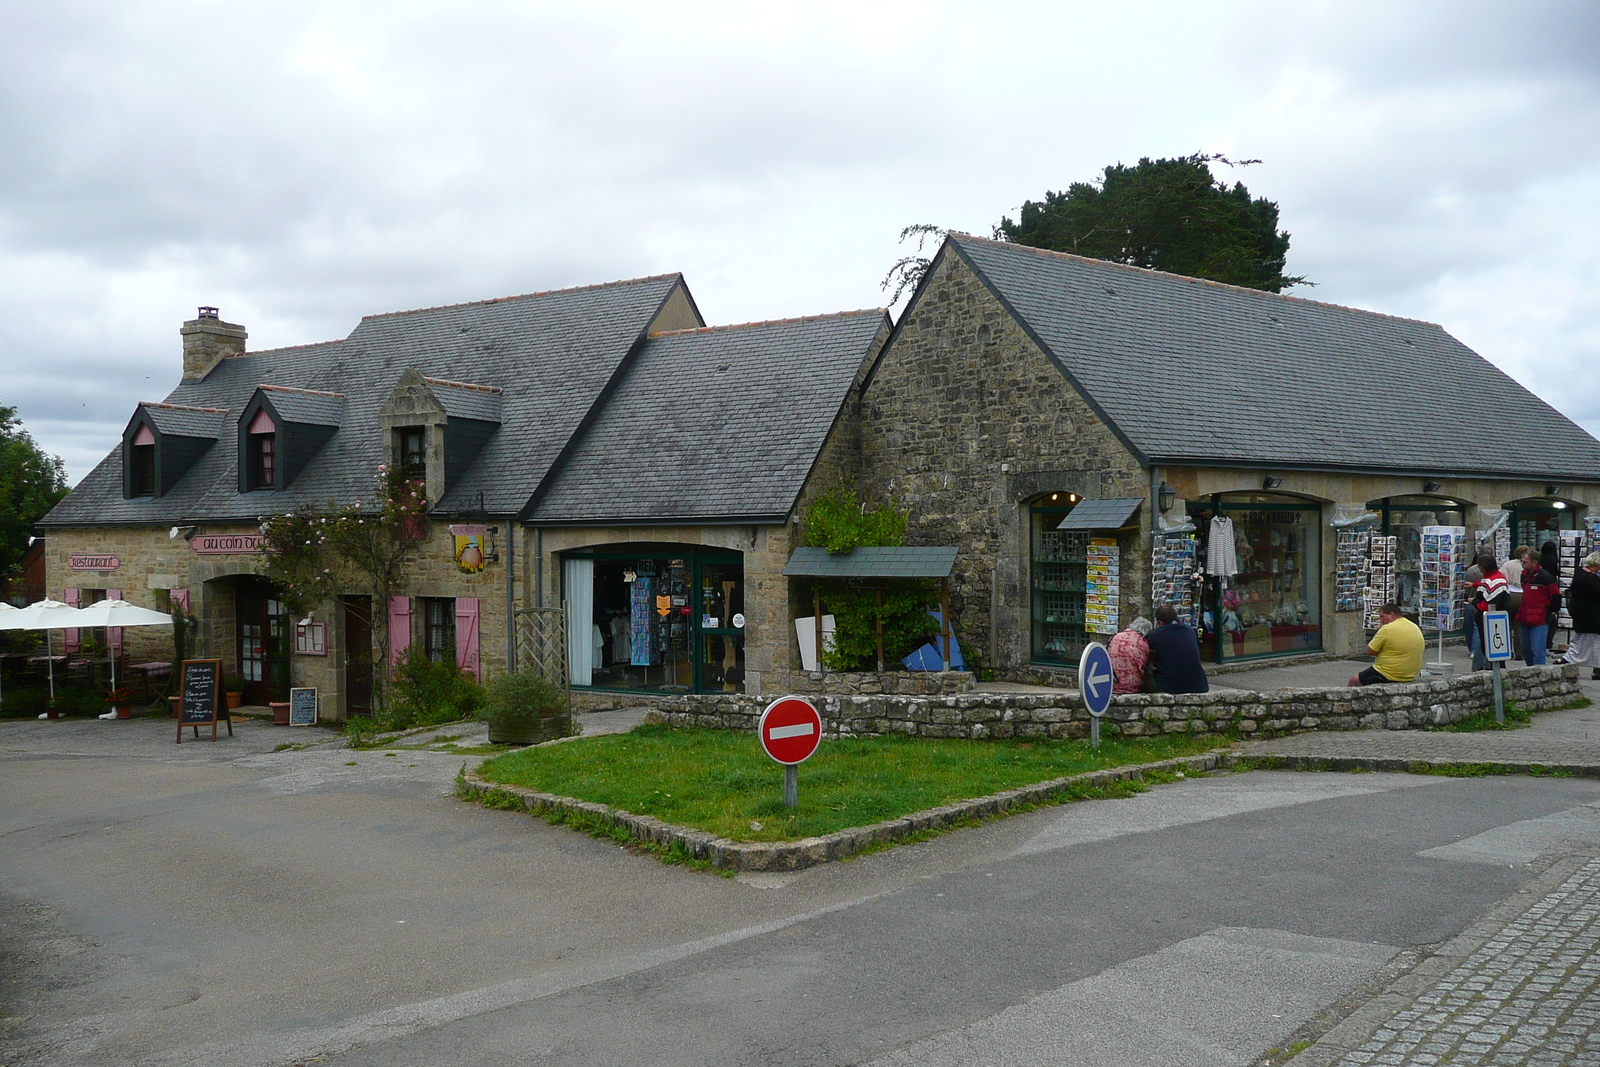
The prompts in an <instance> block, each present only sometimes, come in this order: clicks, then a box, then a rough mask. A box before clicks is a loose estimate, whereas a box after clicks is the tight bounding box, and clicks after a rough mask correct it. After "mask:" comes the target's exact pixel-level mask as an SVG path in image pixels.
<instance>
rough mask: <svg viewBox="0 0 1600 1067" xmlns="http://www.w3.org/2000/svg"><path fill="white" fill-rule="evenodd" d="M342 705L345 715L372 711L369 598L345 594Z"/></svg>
mask: <svg viewBox="0 0 1600 1067" xmlns="http://www.w3.org/2000/svg"><path fill="white" fill-rule="evenodd" d="M344 707H345V714H346V715H365V716H371V714H372V598H371V597H365V596H347V597H345V598H344Z"/></svg>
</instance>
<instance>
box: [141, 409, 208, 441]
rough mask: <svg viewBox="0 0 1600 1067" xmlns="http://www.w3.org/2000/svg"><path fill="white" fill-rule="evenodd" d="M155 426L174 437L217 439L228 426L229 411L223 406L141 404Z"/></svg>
mask: <svg viewBox="0 0 1600 1067" xmlns="http://www.w3.org/2000/svg"><path fill="white" fill-rule="evenodd" d="M139 406H140V407H141V408H143V409H144V410H145V412H146V413H147V414H148V415H149V416H150V421H151V422H152V423H154V424H155V428H156V429H158V430H160V431H161V432H162V433H164V434H171V435H172V436H174V437H203V438H210V439H212V440H215V439H216V438H218V437H221V436H222V434H223V433H224V432H225V431H226V429H227V426H228V413H227V411H225V410H223V409H222V408H196V407H182V406H179V405H176V404H140V405H139Z"/></svg>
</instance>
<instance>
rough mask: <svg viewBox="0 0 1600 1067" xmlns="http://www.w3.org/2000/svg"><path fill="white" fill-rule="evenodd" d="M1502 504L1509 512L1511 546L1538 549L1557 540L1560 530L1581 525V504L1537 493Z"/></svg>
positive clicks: (1580, 527)
mask: <svg viewBox="0 0 1600 1067" xmlns="http://www.w3.org/2000/svg"><path fill="white" fill-rule="evenodd" d="M1504 507H1505V508H1506V509H1507V510H1508V511H1510V512H1511V543H1512V545H1513V546H1517V545H1526V546H1528V547H1529V548H1531V549H1533V550H1534V551H1535V552H1537V551H1539V550H1540V549H1542V548H1543V547H1544V546H1545V545H1546V544H1549V543H1550V542H1552V541H1554V542H1557V543H1559V542H1560V541H1561V531H1563V530H1581V529H1583V512H1584V507H1583V505H1582V504H1575V503H1573V502H1571V501H1567V500H1551V499H1548V498H1545V497H1536V498H1532V499H1528V500H1513V501H1511V502H1509V503H1507V504H1505V505H1504ZM1500 562H1501V563H1504V562H1505V561H1504V560H1501V561H1500Z"/></svg>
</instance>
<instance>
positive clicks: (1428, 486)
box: [1422, 482, 1444, 493]
mask: <svg viewBox="0 0 1600 1067" xmlns="http://www.w3.org/2000/svg"><path fill="white" fill-rule="evenodd" d="M1443 488H1444V483H1443V482H1423V483H1422V491H1423V492H1424V493H1437V492H1438V491H1439V490H1441V489H1443Z"/></svg>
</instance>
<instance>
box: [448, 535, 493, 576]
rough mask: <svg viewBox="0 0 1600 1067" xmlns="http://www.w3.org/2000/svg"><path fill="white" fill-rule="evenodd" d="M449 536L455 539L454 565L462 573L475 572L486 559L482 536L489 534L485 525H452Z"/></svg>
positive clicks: (479, 569)
mask: <svg viewBox="0 0 1600 1067" xmlns="http://www.w3.org/2000/svg"><path fill="white" fill-rule="evenodd" d="M450 536H451V537H452V538H453V539H454V541H455V556H456V566H457V567H459V568H460V569H461V573H462V574H477V573H478V572H479V571H481V570H483V564H484V561H485V560H486V559H488V552H487V551H485V549H484V543H485V542H484V538H486V537H488V536H489V528H488V527H487V526H481V525H478V526H466V525H461V526H452V527H450Z"/></svg>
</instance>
